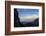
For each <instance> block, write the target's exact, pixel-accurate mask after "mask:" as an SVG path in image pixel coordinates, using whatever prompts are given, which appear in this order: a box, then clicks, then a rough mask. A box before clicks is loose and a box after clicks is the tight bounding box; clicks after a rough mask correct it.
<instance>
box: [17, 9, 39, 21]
mask: <svg viewBox="0 0 46 36" xmlns="http://www.w3.org/2000/svg"><path fill="white" fill-rule="evenodd" d="M17 11H18V14H19V18H20V21H32V20H34V19H35V18H38V17H39V9H20V8H18V9H17Z"/></svg>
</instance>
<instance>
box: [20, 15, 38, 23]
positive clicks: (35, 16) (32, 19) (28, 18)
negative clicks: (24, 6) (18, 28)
mask: <svg viewBox="0 0 46 36" xmlns="http://www.w3.org/2000/svg"><path fill="white" fill-rule="evenodd" d="M36 18H38V16H37V15H32V16H25V17H20V21H21V22H23V21H25V22H28V21H34V20H35V19H36Z"/></svg>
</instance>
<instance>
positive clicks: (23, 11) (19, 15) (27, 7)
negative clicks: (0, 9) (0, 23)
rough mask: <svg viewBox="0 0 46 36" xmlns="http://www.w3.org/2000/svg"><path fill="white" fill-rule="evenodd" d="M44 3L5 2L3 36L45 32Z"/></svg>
mask: <svg viewBox="0 0 46 36" xmlns="http://www.w3.org/2000/svg"><path fill="white" fill-rule="evenodd" d="M44 12H45V7H44V3H36V2H19V1H5V34H6V35H18V34H36V33H44V32H45V16H44V15H45V13H44Z"/></svg>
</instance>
